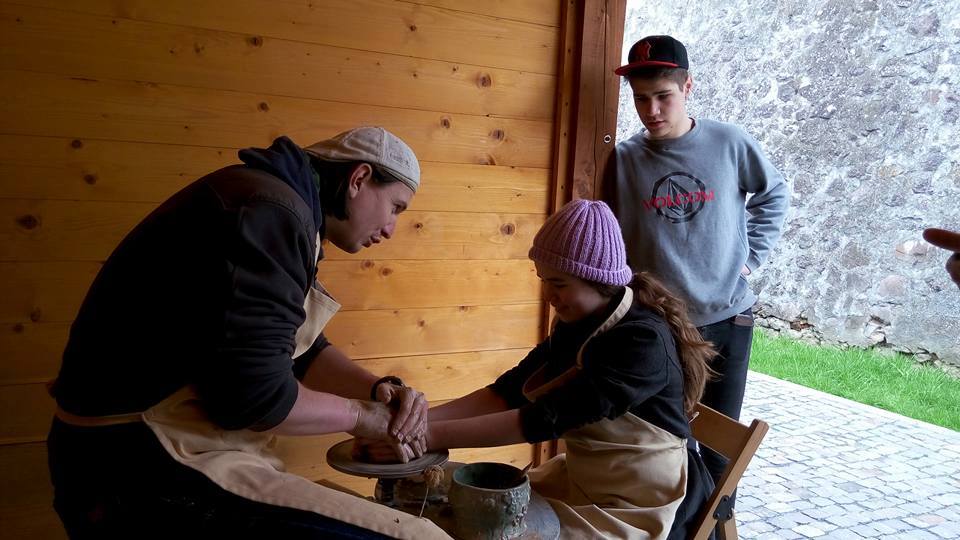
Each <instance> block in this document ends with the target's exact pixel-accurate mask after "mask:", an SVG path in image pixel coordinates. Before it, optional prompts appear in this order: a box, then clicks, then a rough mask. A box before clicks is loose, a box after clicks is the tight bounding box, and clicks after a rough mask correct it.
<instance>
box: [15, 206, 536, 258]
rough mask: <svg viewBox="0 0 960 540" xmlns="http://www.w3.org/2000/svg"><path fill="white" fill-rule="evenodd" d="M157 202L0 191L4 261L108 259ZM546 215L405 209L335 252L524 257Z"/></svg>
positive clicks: (333, 250)
mask: <svg viewBox="0 0 960 540" xmlns="http://www.w3.org/2000/svg"><path fill="white" fill-rule="evenodd" d="M155 207H156V205H155V204H152V203H137V202H100V201H90V202H86V201H84V202H77V201H56V200H24V199H0V261H46V260H59V261H103V260H105V259H106V258H107V256H109V255H110V253H111V252H112V251H113V249H114V248H115V247H116V246H117V244H118V243H119V242H120V240H122V239H123V237H124V236H125V235H126V234H127V233H128V232H130V230H132V229H133V227H134V226H135V225H136V224H137V223H138V222H139V221H140V220H142V219H143V218H144V217H146V215H147V214H149V213H150V211H152V210H153V209H154V208H155ZM543 221H544V216H542V215H539V214H493V213H469V214H468V213H466V212H417V211H409V212H404V213H403V214H402V215H401V216H400V218H399V220H398V222H397V226H396V232H395V234H394V237H393V238H392V239H391V240H389V241H387V242H384V243H381V244H378V245H375V246H373V247H371V248H369V249H365V250H363V251H362V252H361V253H358V254H347V253H344V252H343V251H340V250H339V249H336V248H335V247H333V246H331V245H329V244H326V245H327V246H328V248H329V249H325V256H326V257H327V258H328V259H331V260H342V259H355V260H361V259H364V258H372V259H443V260H451V259H452V260H476V259H524V258H526V257H527V252H528V250H529V249H530V245H531V244H532V243H533V236H534V235H535V234H536V232H537V230H538V229H539V227H540V225H541V224H542V223H543Z"/></svg>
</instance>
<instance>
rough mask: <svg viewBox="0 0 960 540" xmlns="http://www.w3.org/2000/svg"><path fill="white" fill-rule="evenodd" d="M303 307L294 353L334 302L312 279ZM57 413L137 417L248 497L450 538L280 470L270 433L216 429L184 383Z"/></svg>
mask: <svg viewBox="0 0 960 540" xmlns="http://www.w3.org/2000/svg"><path fill="white" fill-rule="evenodd" d="M303 307H304V310H305V311H306V313H307V317H306V320H305V321H304V323H303V324H302V325H301V326H300V328H298V329H297V334H296V352H295V353H294V355H293V357H294V358H296V357H297V356H299V355H301V354H303V353H304V352H306V351H307V350H308V349H309V348H310V346H311V345H313V343H314V341H315V340H316V338H317V337H318V336H319V335H320V332H321V331H322V330H323V328H324V326H326V324H327V322H329V321H330V319H331V318H332V317H333V315H334V314H335V313H336V312H337V310H339V309H340V304H338V303H337V302H336V300H334V299H333V298H331V297H330V295H328V294H327V293H326V291H325V290H324V289H323V287H322V286H320V284H319V282H317V281H316V280H314V283H313V286H312V287H311V288H310V292H309V293H308V294H307V297H306V299H305V301H304V306H303ZM57 416H58V417H59V418H60V419H61V420H62V421H64V422H66V423H68V424H73V425H81V426H86V427H91V426H102V425H115V424H120V423H129V422H137V421H143V422H145V423H146V424H147V425H148V426H150V429H151V430H153V433H154V434H155V435H156V437H157V439H158V440H159V441H160V443H161V444H162V445H163V447H164V448H165V449H166V450H167V452H168V453H169V454H170V456H171V457H172V458H173V459H175V460H177V461H178V462H180V463H181V464H183V465H186V466H187V467H190V468H191V469H195V470H197V471H199V472H201V473H203V474H204V475H205V476H206V477H207V478H209V479H210V480H212V481H213V482H214V483H215V484H217V485H218V486H220V487H221V488H223V489H225V490H226V491H228V492H230V493H233V494H234V495H239V496H240V497H243V498H245V499H249V500H251V501H256V502H261V503H266V504H271V505H275V506H283V507H287V508H295V509H298V510H305V511H308V512H314V513H317V514H320V515H323V516H326V517H329V518H332V519H335V520H338V521H343V522H345V523H350V524H352V525H356V526H358V527H362V528H365V529H369V530H372V531H376V532H379V533H382V534H385V535H388V536H392V537H394V538H408V539H411V540H419V539H433V538H436V539H448V540H449V538H450V537H449V536H448V535H447V534H446V533H445V532H443V530H441V529H440V528H439V527H437V526H436V525H435V524H434V523H433V522H432V521H430V520H428V519H424V518H417V517H415V516H412V515H410V514H405V513H403V512H400V511H398V510H394V509H392V508H388V507H386V506H383V505H380V504H377V503H375V502H372V501H369V500H367V499H363V498H360V497H357V496H355V495H350V494H347V493H344V492H341V491H337V490H335V489H331V488H328V487H325V486H322V485H319V484H316V483H314V482H311V481H310V480H307V479H306V478H303V477H302V476H297V475H295V474H290V473H287V472H285V471H284V465H283V461H282V460H280V458H279V457H277V456H276V455H275V453H274V448H275V447H276V443H277V437H276V436H275V435H272V434H269V433H262V432H257V431H252V430H248V429H241V430H224V429H221V428H220V427H218V426H217V425H216V424H214V423H213V422H211V421H210V420H209V418H208V417H207V414H206V412H205V410H204V408H203V404H202V402H201V400H200V398H199V396H198V395H197V393H196V391H195V389H194V388H193V387H192V386H186V387H184V388H181V389H180V390H179V391H177V392H175V393H174V394H173V395H171V396H169V397H168V398H166V399H164V400H163V401H161V402H160V403H158V404H156V405H154V406H153V407H150V408H149V409H147V410H146V411H145V412H143V413H142V414H136V413H134V414H126V415H115V416H107V417H78V416H75V415H72V414H69V413H67V412H65V411H63V410H60V409H59V408H58V410H57Z"/></svg>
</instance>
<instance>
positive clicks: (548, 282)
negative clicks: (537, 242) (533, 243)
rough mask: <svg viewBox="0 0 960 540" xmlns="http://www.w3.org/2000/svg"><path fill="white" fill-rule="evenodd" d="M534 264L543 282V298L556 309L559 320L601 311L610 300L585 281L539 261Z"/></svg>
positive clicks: (579, 318)
mask: <svg viewBox="0 0 960 540" xmlns="http://www.w3.org/2000/svg"><path fill="white" fill-rule="evenodd" d="M534 264H535V265H536V267H537V276H539V277H540V282H541V283H543V299H544V300H546V301H547V302H550V305H551V306H553V308H554V309H556V310H557V316H558V317H560V320H561V321H563V322H565V323H572V322H576V321H579V320H581V319H584V318H586V317H589V316H590V315H593V314H595V313H598V312H600V311H602V310H603V308H605V307H606V306H607V304H608V303H609V302H610V299H609V298H608V297H606V296H603V295H602V294H600V292H599V291H597V290H596V289H594V288H593V287H592V286H591V285H590V284H589V283H587V282H586V281H584V280H582V279H580V278H578V277H576V276H571V275H570V274H566V273H563V272H561V271H559V270H557V269H555V268H552V267H550V266H547V265H545V264H541V263H539V262H535V263H534Z"/></svg>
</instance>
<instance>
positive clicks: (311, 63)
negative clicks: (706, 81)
mask: <svg viewBox="0 0 960 540" xmlns="http://www.w3.org/2000/svg"><path fill="white" fill-rule="evenodd" d="M0 51H2V52H0V63H2V64H3V65H4V66H6V67H7V68H13V69H20V70H26V71H43V72H45V73H58V74H65V75H76V76H82V77H86V78H95V79H132V80H139V81H150V82H154V83H163V84H173V85H184V86H198V87H203V88H211V89H220V90H229V91H241V92H250V93H256V94H270V95H275V96H291V97H301V98H309V99H324V100H330V101H338V102H350V103H363V104H368V105H383V106H390V107H402V108H406V109H425V110H434V111H447V112H455V113H467V114H474V115H493V116H509V117H518V118H534V119H542V120H548V121H549V120H550V118H551V116H552V115H553V102H552V100H550V99H544V98H545V97H549V96H550V95H551V93H552V91H553V88H554V86H555V83H554V77H553V76H551V75H543V74H538V73H531V72H523V71H513V70H508V69H497V68H492V67H489V65H481V66H477V65H469V64H455V63H451V62H444V61H439V60H427V59H422V58H412V57H408V56H399V55H391V54H386V53H380V52H368V51H362V50H344V49H342V48H339V47H331V46H327V45H316V44H312V43H304V42H302V41H291V40H284V39H276V38H262V37H259V36H251V35H250V34H238V33H234V32H223V31H217V30H205V29H201V28H193V27H183V26H171V25H168V24H158V23H151V22H140V21H130V20H118V19H114V18H111V17H106V16H102V15H86V14H82V13H75V12H68V11H60V10H54V9H45V8H33V7H29V6H12V5H2V6H0ZM260 73H269V74H270V76H268V77H260V76H256V75H257V74H260ZM384 88H389V89H390V90H389V91H384Z"/></svg>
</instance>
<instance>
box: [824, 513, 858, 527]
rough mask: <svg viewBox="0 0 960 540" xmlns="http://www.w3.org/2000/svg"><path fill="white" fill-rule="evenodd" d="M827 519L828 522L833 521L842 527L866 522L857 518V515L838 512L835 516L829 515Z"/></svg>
mask: <svg viewBox="0 0 960 540" xmlns="http://www.w3.org/2000/svg"><path fill="white" fill-rule="evenodd" d="M826 521H827V522H828V523H832V524H834V525H836V526H838V527H842V528H849V527H854V526H856V525H860V524H861V523H864V522H863V521H862V520H859V519H857V518H856V517H855V516H853V515H851V514H837V515H833V516H828V517H827V518H826Z"/></svg>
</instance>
